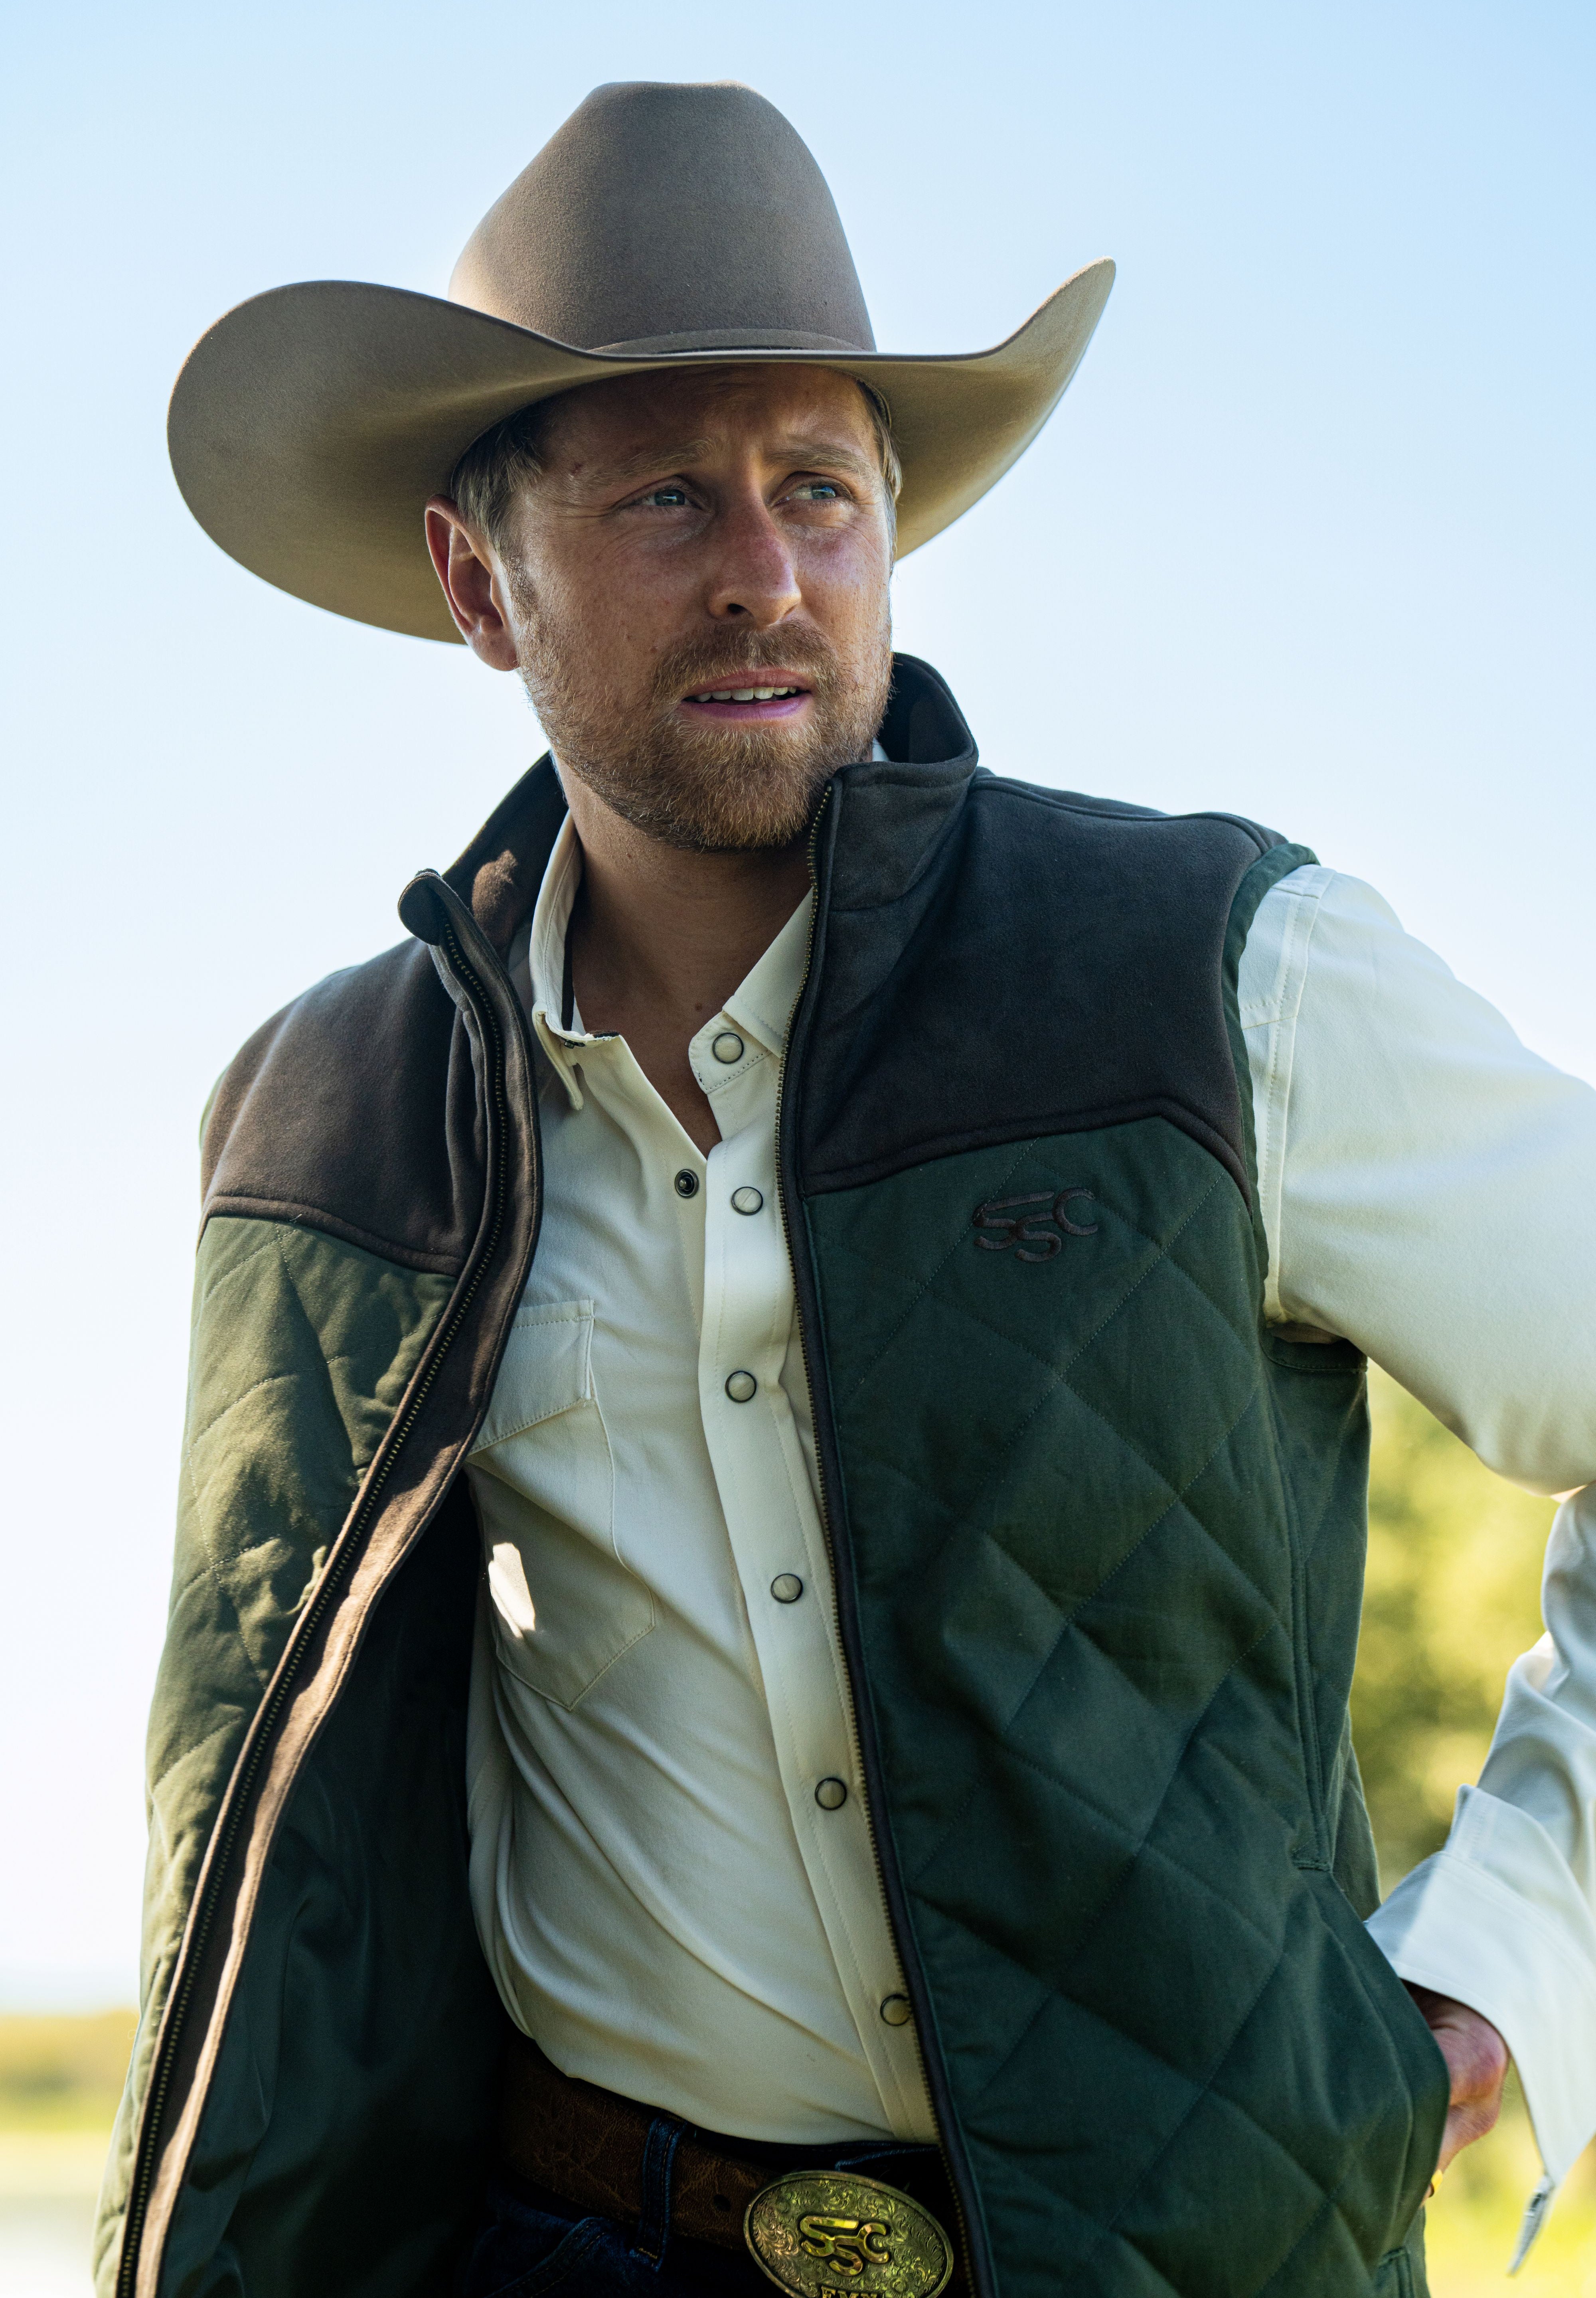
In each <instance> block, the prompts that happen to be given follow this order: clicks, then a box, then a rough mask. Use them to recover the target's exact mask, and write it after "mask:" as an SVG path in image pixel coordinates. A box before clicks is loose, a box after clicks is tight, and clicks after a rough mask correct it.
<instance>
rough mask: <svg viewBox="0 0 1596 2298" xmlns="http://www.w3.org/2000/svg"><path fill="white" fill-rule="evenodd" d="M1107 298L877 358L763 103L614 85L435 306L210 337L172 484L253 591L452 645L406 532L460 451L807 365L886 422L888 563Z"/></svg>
mask: <svg viewBox="0 0 1596 2298" xmlns="http://www.w3.org/2000/svg"><path fill="white" fill-rule="evenodd" d="M1112 280H1113V266H1112V263H1107V262H1098V263H1090V264H1087V266H1086V267H1085V268H1084V269H1081V270H1079V271H1077V272H1076V273H1074V274H1073V276H1072V277H1070V278H1068V279H1066V280H1065V282H1064V284H1063V286H1062V287H1059V288H1057V289H1055V291H1054V293H1053V294H1051V295H1049V296H1048V297H1047V298H1046V301H1045V302H1043V303H1041V304H1040V305H1038V309H1037V310H1035V311H1033V312H1032V313H1031V315H1030V318H1028V319H1026V320H1025V321H1023V323H1022V324H1021V326H1020V327H1017V328H1016V329H1015V330H1014V332H1013V334H1012V335H1008V336H1005V339H1004V340H1003V342H1001V343H996V344H994V345H993V346H992V347H991V348H990V349H988V350H985V351H951V352H909V353H894V352H890V351H879V350H878V349H877V348H876V345H875V338H874V335H873V334H872V330H871V325H870V315H869V312H868V311H867V310H866V309H865V305H864V294H863V293H862V291H861V289H860V285H859V279H858V274H857V273H856V270H855V269H854V260H853V257H852V254H851V253H850V252H849V250H848V240H847V237H846V236H845V235H844V232H843V229H842V224H841V220H840V219H839V216H838V213H837V208H836V204H835V203H834V202H833V200H832V198H831V192H830V190H829V189H828V188H827V186H826V182H825V178H823V176H822V174H821V172H820V169H819V167H818V166H817V165H816V163H815V159H814V158H813V156H812V154H811V153H810V152H809V150H808V147H807V146H806V144H805V143H804V141H803V139H802V137H801V136H799V135H798V131H797V129H796V128H793V127H792V126H791V124H790V122H789V121H788V120H786V119H784V118H783V116H782V115H781V112H778V111H777V110H776V108H775V106H774V104H773V103H767V102H766V100H765V97H764V96H762V95H757V94H756V93H755V91H754V90H753V89H752V88H749V87H742V86H740V84H738V83H737V82H735V81H713V82H704V83H677V82H674V81H655V80H627V81H617V82H616V83H614V84H612V85H610V86H608V87H598V88H595V89H594V90H593V92H592V94H591V95H589V96H587V97H586V98H585V99H584V101H583V103H580V104H579V105H578V106H577V108H576V110H575V112H573V113H572V114H571V117H570V118H569V119H568V120H566V122H565V124H564V126H563V127H561V128H558V129H557V131H556V132H555V134H554V135H553V136H551V137H550V140H549V142H548V143H547V144H546V145H544V146H543V149H542V151H541V152H540V153H538V155H537V157H536V158H535V159H534V160H533V162H532V164H531V165H530V166H529V167H528V168H526V169H524V170H523V171H522V173H521V174H520V175H519V176H518V177H517V178H516V180H515V182H514V183H513V184H512V185H511V186H510V187H509V190H508V191H507V192H506V193H505V194H503V196H502V197H501V198H500V199H499V200H498V201H497V202H495V203H494V205H493V206H492V208H491V209H490V210H489V211H488V213H487V214H486V215H485V216H484V218H483V220H482V222H481V223H480V224H479V225H478V226H477V228H476V230H475V232H474V233H473V234H472V236H471V237H470V239H469V241H468V242H467V246H466V249H465V252H464V253H463V254H462V255H461V257H460V260H459V263H458V264H457V265H456V266H455V269H454V275H453V277H452V279H451V284H450V290H449V295H448V297H447V298H444V297H442V296H438V295H426V294H418V293H415V292H414V291H413V290H410V289H408V288H400V287H385V286H381V285H376V284H374V283H372V282H369V281H365V280H351V279H314V280H301V281H299V282H297V283H295V284H294V285H288V286H284V287H274V288H270V289H269V290H268V291H267V292H266V293H264V294H260V295H254V296H252V297H251V298H250V299H249V300H248V301H247V302H243V303H239V304H237V305H236V306H235V307H234V309H233V310H230V311H227V312H226V313H224V315H223V316H222V318H219V320H218V321H217V322H216V324H215V325H214V326H213V327H210V328H208V329H207V331H206V332H205V334H204V335H202V336H201V338H200V340H199V342H198V343H196V344H195V345H194V349H193V351H191V352H190V353H189V355H188V358H187V360H186V361H185V362H184V366H183V370H182V373H181V374H180V375H179V376H178V381H177V384H176V386H175V388H174V390H173V393H172V401H171V407H170V412H169V414H168V417H167V439H168V443H169V445H170V451H171V459H172V469H173V472H174V474H175V475H176V478H177V481H178V486H179V488H180V489H181V490H182V493H183V499H184V500H185V501H186V503H187V505H188V508H189V509H190V510H191V511H192V512H193V513H194V517H195V518H196V519H197V520H198V521H199V523H200V525H202V526H203V528H204V530H205V532H206V533H208V534H209V535H210V536H211V538H212V540H213V541H216V542H217V543H218V544H219V545H220V547H221V549H222V550H225V551H227V553H228V555H229V556H230V557H232V558H235V559H236V560H237V561H238V563H239V564H240V565H241V566H246V567H248V568H249V569H250V571H251V572H252V574H255V575H260V577H261V578H262V580H264V581H265V582H268V583H274V584H276V586H277V588H278V589H279V590H283V591H289V592H291V593H292V594H293V595H294V597H295V598H300V599H308V600H309V601H310V603H311V604H312V605H315V606H318V607H324V608H327V609H328V610H329V611H330V612H331V613H334V614H338V615H347V616H351V618H352V619H354V620H355V621H358V622H364V623H373V624H376V625H378V627H380V628H382V629H385V630H393V631H403V632H408V633H409V635H411V636H412V637H416V638H430V639H442V640H443V641H448V642H451V643H455V644H458V643H459V632H458V631H457V630H456V629H455V626H454V624H453V621H452V619H451V616H450V613H449V609H448V607H447V606H446V604H445V602H444V599H443V596H442V591H441V590H440V589H439V587H438V583H437V580H436V577H435V576H434V573H433V566H432V560H431V558H430V557H429V555H428V552H427V550H426V541H425V537H424V533H423V516H422V515H423V511H424V509H425V507H426V502H427V500H428V498H429V497H430V496H432V495H434V494H440V493H443V492H447V490H448V486H449V482H450V475H451V473H452V471H453V470H454V468H455V467H456V465H457V463H458V462H459V458H460V456H461V455H462V454H463V453H464V452H465V451H466V449H467V447H468V446H469V445H470V444H471V442H472V441H473V440H474V439H476V438H478V437H480V436H481V434H483V433H484V431H487V430H489V429H491V428H492V426H493V425H494V424H496V423H499V422H501V421H502V420H503V419H504V417H506V416H508V415H511V414H514V413H515V412H516V411H517V409H520V408H523V407H527V406H530V405H532V404H533V403H534V402H535V401H539V400H542V399H547V398H550V397H551V396H553V395H554V394H556V393H559V392H564V391H570V390H574V389H577V388H580V387H583V386H584V385H586V384H595V383H601V382H604V381H605V380H607V379H608V378H611V377H614V376H625V375H637V374H640V373H643V372H647V371H649V370H650V369H657V370H664V369H667V368H678V369H679V368H682V366H690V365H692V364H693V363H695V362H699V363H703V362H706V361H707V362H709V363H714V362H715V361H716V360H722V361H727V360H735V361H743V360H748V361H752V362H756V363H757V362H773V363H780V362H782V361H794V360H796V361H809V362H814V363H816V364H822V365H824V366H827V367H831V368H837V369H839V370H840V371H841V372H842V373H844V374H848V375H853V376H857V377H858V378H859V379H860V381H861V382H864V383H868V384H869V385H870V386H871V388H872V391H874V392H875V393H877V395H878V396H879V397H880V398H881V400H882V401H884V403H885V404H886V406H887V409H888V410H889V415H890V417H891V422H892V432H893V439H894V442H895V444H896V447H897V456H898V460H899V463H900V465H901V467H902V470H903V488H902V492H900V494H899V496H898V499H897V538H896V544H897V556H898V557H899V558H902V557H903V556H904V555H905V553H906V552H907V551H910V550H918V549H919V547H920V545H921V544H922V543H923V542H927V541H930V538H931V537H932V536H933V535H935V534H939V533H941V532H942V530H943V529H944V528H945V527H947V526H948V525H951V524H952V522H953V521H954V520H955V519H956V518H958V517H962V515H963V513H964V512H965V511H967V510H968V509H969V508H971V506H972V504H973V503H976V502H979V500H980V498H981V496H982V495H984V494H985V493H986V492H987V491H988V488H989V487H992V486H993V485H995V484H996V482H997V481H998V480H999V479H1000V478H1001V477H1002V476H1003V475H1004V473H1005V471H1006V470H1008V469H1009V468H1010V467H1011V466H1012V465H1013V463H1015V462H1016V461H1017V460H1018V459H1019V458H1020V457H1021V455H1022V454H1023V453H1024V452H1025V450H1026V449H1027V447H1029V446H1030V442H1031V441H1032V440H1033V439H1034V438H1035V437H1036V435H1037V434H1038V432H1039V431H1040V430H1041V428H1042V426H1043V425H1044V424H1045V423H1046V420H1047V418H1048V417H1049V416H1050V415H1051V414H1052V412H1053V409H1054V407H1055V406H1056V405H1057V404H1058V401H1059V400H1060V399H1061V398H1062V396H1063V393H1064V390H1065V388H1066V386H1067V385H1068V384H1069V382H1070V378H1071V376H1073V374H1074V373H1075V370H1076V368H1077V367H1078V366H1079V363H1080V360H1081V358H1082V357H1083V355H1084V353H1085V351H1086V348H1087V343H1089V342H1090V341H1091V337H1092V333H1093V330H1094V328H1095V327H1096V324H1097V320H1098V318H1099V317H1100V316H1101V313H1102V310H1103V307H1104V303H1105V302H1106V301H1107V299H1108V292H1109V288H1110V286H1111V285H1112Z"/></svg>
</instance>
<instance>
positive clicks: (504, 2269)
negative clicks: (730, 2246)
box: [456, 2117, 931, 2298]
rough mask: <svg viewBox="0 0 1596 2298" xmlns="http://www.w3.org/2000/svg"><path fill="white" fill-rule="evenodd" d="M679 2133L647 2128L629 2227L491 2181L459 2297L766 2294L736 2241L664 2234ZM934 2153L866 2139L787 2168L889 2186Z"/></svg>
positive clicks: (670, 2126)
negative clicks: (838, 2173) (910, 2164)
mask: <svg viewBox="0 0 1596 2298" xmlns="http://www.w3.org/2000/svg"><path fill="white" fill-rule="evenodd" d="M681 2136H682V2125H681V2124H680V2123H677V2122H673V2121H670V2120H666V2118H664V2117H661V2118H660V2119H659V2120H657V2121H656V2122H655V2124H654V2126H653V2128H652V2129H651V2130H650V2131H649V2142H648V2147H647V2151H646V2153H645V2156H644V2165H643V2184H644V2202H643V2210H642V2215H641V2218H640V2219H638V2220H637V2221H636V2222H634V2223H632V2224H627V2223H625V2222H624V2221H623V2220H621V2219H610V2218H602V2217H600V2216H597V2215H594V2214H592V2213H586V2214H584V2213H583V2211H579V2210H577V2209H576V2208H575V2205H574V2204H571V2203H565V2202H562V2201H561V2200H560V2198H559V2196H558V2195H551V2194H549V2193H547V2192H546V2191H545V2190H544V2189H543V2188H542V2187H538V2186H525V2185H524V2184H523V2183H522V2181H521V2180H519V2179H518V2178H494V2179H493V2180H492V2182H491V2183H490V2185H489V2187H488V2191H487V2194H486V2195H485V2196H484V2203H483V2210H482V2216H481V2218H480V2219H479V2220H478V2222H477V2227H476V2231H475V2234H474V2236H472V2240H471V2245H470V2248H469V2250H468V2251H467V2257H466V2263H465V2266H464V2268H463V2269H462V2273H461V2278H460V2280H459V2285H458V2286H457V2293H456V2298H539V2294H541V2293H542V2292H543V2291H545V2290H548V2291H556V2292H558V2294H559V2298H771V2293H772V2288H773V2286H772V2284H771V2283H770V2282H768V2281H767V2280H766V2279H765V2276H764V2275H763V2274H762V2273H761V2272H760V2270H759V2269H758V2267H757V2266H756V2265H755V2263H754V2261H753V2260H752V2259H751V2258H750V2257H749V2255H748V2252H747V2251H746V2250H744V2249H743V2248H742V2247H741V2245H740V2244H739V2246H738V2248H737V2249H736V2250H722V2249H720V2248H718V2247H717V2246H716V2245H715V2244H713V2243H707V2242H693V2241H690V2239H688V2238H687V2237H686V2236H682V2235H678V2234H672V2233H671V2232H670V2231H669V2228H670V2191H671V2165H672V2162H673V2159H674V2154H675V2151H676V2141H677V2140H678V2139H679V2138H680V2137H681ZM770 2151H771V2153H775V2152H776V2150H775V2149H774V2148H772V2149H771V2150H770ZM783 2152H785V2150H783ZM930 2152H931V2150H930V2148H927V2147H921V2146H894V2145H890V2144H889V2145H878V2146H872V2145H870V2144H869V2143H868V2142H865V2143H864V2144H857V2143H856V2144H855V2145H844V2146H841V2147H839V2148H838V2149H837V2150H836V2152H835V2153H832V2152H831V2150H829V2149H821V2148H803V2149H799V2148H795V2149H793V2150H792V2157H791V2159H790V2161H788V2162H785V2164H784V2165H783V2167H786V2168H790V2169H794V2170H796V2169H798V2168H799V2167H800V2165H802V2166H803V2167H807V2168H815V2167H817V2166H818V2165H819V2164H821V2163H822V2162H824V2163H825V2164H827V2165H828V2166H831V2167H834V2168H836V2169H839V2170H841V2169H845V2168H847V2169H854V2170H861V2171H863V2172H864V2174H865V2175H866V2176H867V2177H872V2178H881V2179H883V2180H885V2181H886V2183H887V2184H889V2185H890V2184H891V2183H892V2177H893V2167H894V2162H895V2161H896V2162H905V2161H906V2160H911V2159H914V2158H917V2157H918V2158H921V2159H923V2158H924V2157H926V2156H927V2155H928V2154H930ZM775 2175H776V2170H775V2169H774V2167H773V2169H772V2171H771V2176H772V2177H775Z"/></svg>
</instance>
